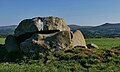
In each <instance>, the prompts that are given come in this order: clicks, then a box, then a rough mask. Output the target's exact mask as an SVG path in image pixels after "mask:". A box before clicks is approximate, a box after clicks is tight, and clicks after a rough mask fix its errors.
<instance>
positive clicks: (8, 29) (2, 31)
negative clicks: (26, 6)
mask: <svg viewBox="0 0 120 72" xmlns="http://www.w3.org/2000/svg"><path fill="white" fill-rule="evenodd" d="M16 27H17V25H10V26H0V35H9V34H13V33H14V30H15V28H16Z"/></svg>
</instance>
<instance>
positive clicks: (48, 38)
mask: <svg viewBox="0 0 120 72" xmlns="http://www.w3.org/2000/svg"><path fill="white" fill-rule="evenodd" d="M70 44H71V34H70V32H69V31H61V32H57V33H53V34H37V33H36V34H34V35H33V36H32V37H31V38H29V39H27V40H25V41H24V42H22V43H21V44H20V49H21V50H22V51H23V52H25V53H28V52H44V51H46V50H52V51H56V50H64V49H67V48H69V47H70Z"/></svg>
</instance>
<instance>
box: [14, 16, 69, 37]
mask: <svg viewBox="0 0 120 72" xmlns="http://www.w3.org/2000/svg"><path fill="white" fill-rule="evenodd" d="M51 30H53V31H55V30H56V31H70V28H69V27H68V26H67V25H66V22H65V20H64V19H63V18H58V17H35V18H32V19H25V20H23V21H21V22H20V24H19V25H18V27H17V28H16V29H15V31H14V33H15V36H16V37H18V36H20V35H23V34H25V33H31V32H38V31H44V32H47V31H51Z"/></svg>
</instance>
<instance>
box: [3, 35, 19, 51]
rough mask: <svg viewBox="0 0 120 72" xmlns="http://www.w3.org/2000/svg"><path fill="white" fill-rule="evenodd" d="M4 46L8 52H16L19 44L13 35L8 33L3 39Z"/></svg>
mask: <svg viewBox="0 0 120 72" xmlns="http://www.w3.org/2000/svg"><path fill="white" fill-rule="evenodd" d="M5 48H6V50H7V51H8V52H17V51H19V46H18V44H17V41H16V39H15V37H14V36H13V35H8V36H7V38H6V40H5Z"/></svg>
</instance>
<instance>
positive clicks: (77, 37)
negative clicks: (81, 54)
mask: <svg viewBox="0 0 120 72" xmlns="http://www.w3.org/2000/svg"><path fill="white" fill-rule="evenodd" d="M72 42H73V46H74V47H75V46H82V47H85V48H86V47H87V46H86V42H85V39H84V36H83V34H82V33H81V32H80V31H79V30H76V31H74V33H73V39H72Z"/></svg>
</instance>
